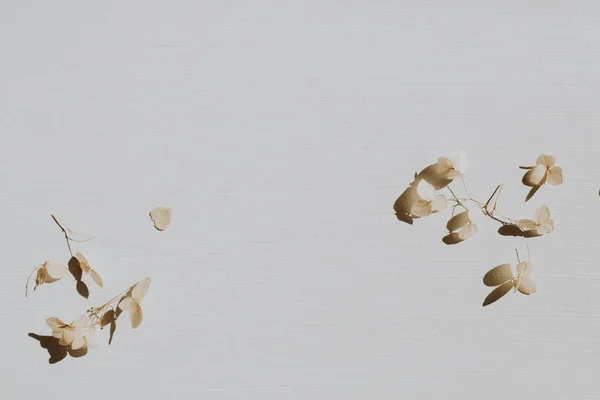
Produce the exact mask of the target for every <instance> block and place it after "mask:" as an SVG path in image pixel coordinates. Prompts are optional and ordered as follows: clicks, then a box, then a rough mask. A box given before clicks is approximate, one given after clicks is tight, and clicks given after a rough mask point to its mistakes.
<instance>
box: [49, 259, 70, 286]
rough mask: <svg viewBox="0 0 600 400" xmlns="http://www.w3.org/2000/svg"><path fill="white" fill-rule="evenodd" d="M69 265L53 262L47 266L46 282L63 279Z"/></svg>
mask: <svg viewBox="0 0 600 400" xmlns="http://www.w3.org/2000/svg"><path fill="white" fill-rule="evenodd" d="M67 271H68V269H67V266H66V265H63V264H57V263H52V264H49V265H48V266H47V267H46V272H47V274H46V279H45V283H52V282H56V281H57V280H59V279H62V278H63V277H64V276H65V275H66V274H67Z"/></svg>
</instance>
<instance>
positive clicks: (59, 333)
mask: <svg viewBox="0 0 600 400" xmlns="http://www.w3.org/2000/svg"><path fill="white" fill-rule="evenodd" d="M63 329H64V328H56V329H54V330H53V331H52V337H55V338H57V339H60V338H61V337H62V335H63Z"/></svg>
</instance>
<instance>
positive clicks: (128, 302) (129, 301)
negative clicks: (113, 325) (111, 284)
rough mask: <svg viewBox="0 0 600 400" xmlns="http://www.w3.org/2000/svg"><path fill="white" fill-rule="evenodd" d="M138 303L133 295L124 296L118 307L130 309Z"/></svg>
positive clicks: (125, 309) (124, 309)
mask: <svg viewBox="0 0 600 400" xmlns="http://www.w3.org/2000/svg"><path fill="white" fill-rule="evenodd" d="M137 304H138V301H137V300H136V299H134V298H133V297H126V298H124V299H123V300H121V301H120V302H119V308H120V309H121V310H123V311H131V310H133V309H134V308H135V307H136V306H137Z"/></svg>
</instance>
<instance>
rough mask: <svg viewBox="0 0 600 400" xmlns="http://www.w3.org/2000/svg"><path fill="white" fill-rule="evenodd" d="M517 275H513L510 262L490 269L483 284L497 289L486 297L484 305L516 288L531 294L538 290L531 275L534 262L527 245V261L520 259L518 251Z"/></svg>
mask: <svg viewBox="0 0 600 400" xmlns="http://www.w3.org/2000/svg"><path fill="white" fill-rule="evenodd" d="M517 261H519V263H518V264H517V276H516V277H515V276H513V273H512V270H511V268H510V264H501V265H498V266H497V267H494V268H492V269H491V270H489V271H488V272H487V273H486V274H485V275H484V277H483V284H484V285H486V286H497V287H496V289H494V290H492V292H491V293H490V294H489V295H488V296H487V297H486V298H485V300H484V301H483V306H484V307H485V306H487V305H489V304H492V303H494V302H495V301H497V300H499V299H500V298H502V296H504V295H505V294H506V293H508V292H509V291H510V289H512V288H514V290H515V293H516V292H517V290H518V291H519V292H521V293H523V294H526V295H529V294H531V293H535V292H536V285H535V282H533V280H532V279H531V277H530V274H531V272H532V271H533V264H532V263H531V259H530V257H529V247H527V261H520V260H519V253H518V252H517Z"/></svg>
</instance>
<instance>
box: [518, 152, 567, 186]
mask: <svg viewBox="0 0 600 400" xmlns="http://www.w3.org/2000/svg"><path fill="white" fill-rule="evenodd" d="M535 163H536V165H535V166H533V167H521V168H522V169H527V170H528V171H527V172H526V173H525V175H524V176H523V184H524V185H526V186H531V187H538V186H542V185H543V184H544V183H548V184H549V185H552V186H556V185H560V184H561V183H563V172H562V168H561V167H559V166H557V165H556V159H555V158H554V156H551V155H547V154H542V155H541V156H539V157H538V158H537V160H536V162H535Z"/></svg>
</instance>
